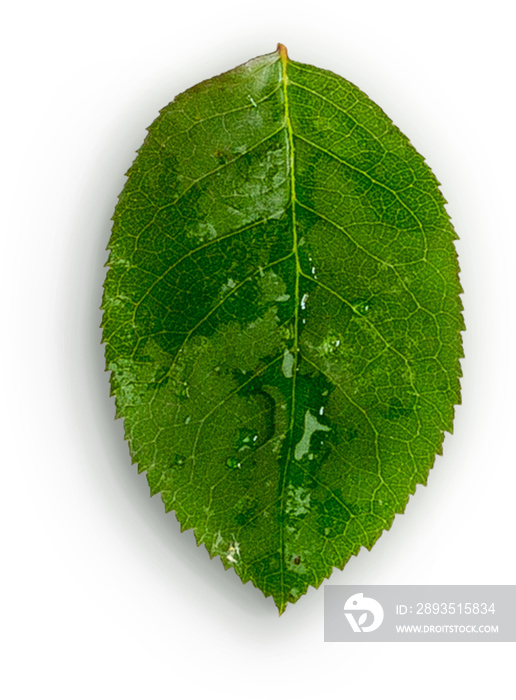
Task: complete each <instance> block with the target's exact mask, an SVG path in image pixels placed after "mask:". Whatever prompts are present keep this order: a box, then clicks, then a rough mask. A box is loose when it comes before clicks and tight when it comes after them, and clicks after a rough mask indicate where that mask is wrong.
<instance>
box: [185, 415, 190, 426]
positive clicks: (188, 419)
mask: <svg viewBox="0 0 516 700" xmlns="http://www.w3.org/2000/svg"><path fill="white" fill-rule="evenodd" d="M191 420H192V416H186V418H185V425H188V423H189V422H190V421H191Z"/></svg>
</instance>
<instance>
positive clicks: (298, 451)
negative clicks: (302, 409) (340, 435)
mask: <svg viewBox="0 0 516 700" xmlns="http://www.w3.org/2000/svg"><path fill="white" fill-rule="evenodd" d="M317 430H323V431H325V432H328V431H329V430H330V428H329V427H328V426H327V425H324V424H323V423H319V421H318V420H317V418H316V417H315V416H313V415H312V414H311V413H310V411H306V413H305V431H304V433H303V436H302V438H301V440H300V441H299V442H298V443H297V445H296V448H295V450H294V458H295V459H297V460H298V461H299V460H301V459H303V457H304V456H305V455H306V454H308V450H309V449H310V438H311V437H312V435H313V434H314V433H315V432H316V431H317Z"/></svg>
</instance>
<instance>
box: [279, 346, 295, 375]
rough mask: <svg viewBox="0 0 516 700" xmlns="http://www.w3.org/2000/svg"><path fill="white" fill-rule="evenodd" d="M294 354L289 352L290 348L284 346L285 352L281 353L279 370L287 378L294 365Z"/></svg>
mask: <svg viewBox="0 0 516 700" xmlns="http://www.w3.org/2000/svg"><path fill="white" fill-rule="evenodd" d="M294 361H295V358H294V355H293V354H292V353H291V352H290V350H287V348H285V352H284V353H283V364H282V365H281V371H282V372H283V374H284V375H285V377H287V379H291V378H292V370H293V367H294Z"/></svg>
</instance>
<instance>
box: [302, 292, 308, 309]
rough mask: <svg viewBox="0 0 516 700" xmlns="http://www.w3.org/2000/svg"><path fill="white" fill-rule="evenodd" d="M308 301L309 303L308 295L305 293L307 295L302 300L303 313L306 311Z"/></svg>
mask: <svg viewBox="0 0 516 700" xmlns="http://www.w3.org/2000/svg"><path fill="white" fill-rule="evenodd" d="M307 301H308V294H307V293H305V294H303V297H302V299H301V308H302V309H303V311H304V310H305V309H306V302H307Z"/></svg>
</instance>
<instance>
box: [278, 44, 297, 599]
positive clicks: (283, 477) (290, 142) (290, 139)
mask: <svg viewBox="0 0 516 700" xmlns="http://www.w3.org/2000/svg"><path fill="white" fill-rule="evenodd" d="M278 51H279V55H280V65H281V84H282V91H283V104H284V107H285V128H286V131H287V159H288V162H287V167H288V169H289V170H290V202H291V212H292V252H293V254H294V260H295V281H294V304H295V306H294V345H293V348H292V352H293V355H294V363H293V366H292V392H291V409H290V410H291V415H290V423H289V428H288V439H289V448H288V452H287V458H286V460H285V464H284V468H283V471H282V473H281V474H280V483H279V497H280V521H279V536H280V572H281V593H282V595H285V590H284V570H285V524H284V519H283V516H284V514H285V511H286V504H285V497H286V492H287V478H288V473H289V466H290V462H291V460H292V454H293V449H294V423H295V408H296V380H297V365H298V354H299V352H298V350H299V348H298V333H299V304H300V295H299V279H300V270H301V266H300V263H299V250H298V238H297V221H296V176H295V169H294V134H293V131H292V123H291V120H290V105H289V100H288V91H287V84H288V79H287V64H288V56H287V50H286V48H285V47H284V46H283V45H282V44H279V45H278ZM286 602H287V601H286V600H283V601H282V604H283V608H284V606H285V605H286Z"/></svg>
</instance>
